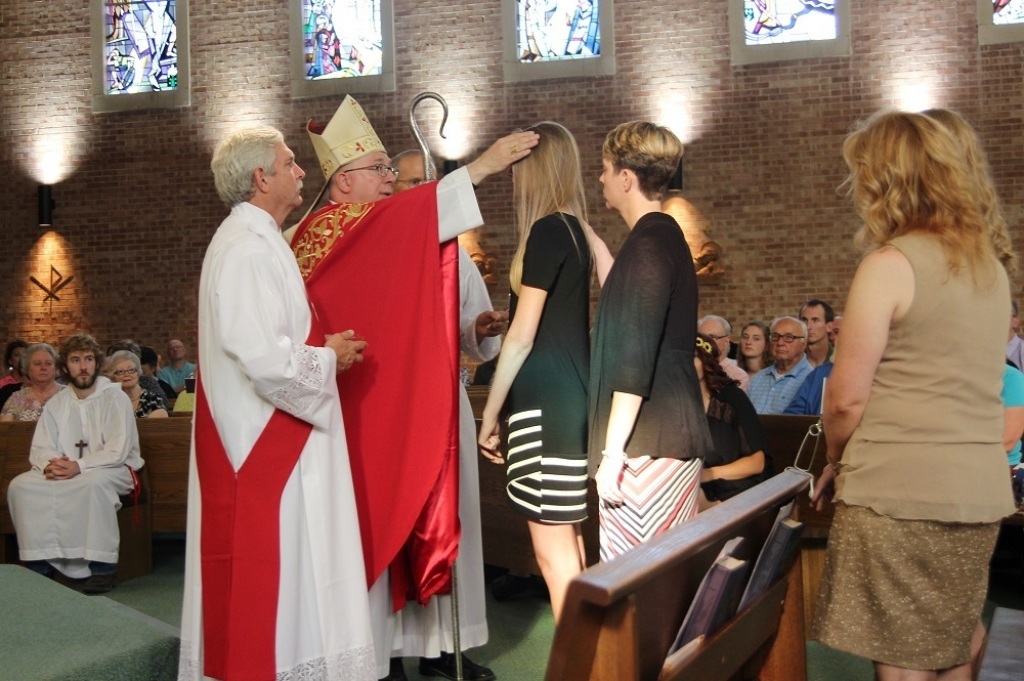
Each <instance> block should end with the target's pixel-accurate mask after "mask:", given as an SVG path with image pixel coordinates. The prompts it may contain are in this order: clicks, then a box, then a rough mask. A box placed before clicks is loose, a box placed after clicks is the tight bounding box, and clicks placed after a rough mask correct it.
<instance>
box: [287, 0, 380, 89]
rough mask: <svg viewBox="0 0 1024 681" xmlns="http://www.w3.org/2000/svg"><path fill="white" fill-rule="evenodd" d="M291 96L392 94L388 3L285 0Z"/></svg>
mask: <svg viewBox="0 0 1024 681" xmlns="http://www.w3.org/2000/svg"><path fill="white" fill-rule="evenodd" d="M288 8H289V10H288V11H289V14H290V19H289V23H290V26H291V38H290V49H289V52H290V54H291V57H290V61H291V73H292V96H294V97H322V96H324V95H339V94H348V93H354V92H392V91H394V89H395V46H394V42H395V41H394V24H393V20H392V17H393V16H394V12H393V10H394V8H393V6H392V0H288Z"/></svg>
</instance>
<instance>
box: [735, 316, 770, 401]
mask: <svg viewBox="0 0 1024 681" xmlns="http://www.w3.org/2000/svg"><path fill="white" fill-rule="evenodd" d="M770 334H771V329H769V328H768V325H767V324H765V323H764V322H762V321H761V320H760V319H754V320H752V321H749V322H747V323H746V324H745V325H744V326H743V330H742V331H740V349H739V352H738V353H737V357H736V365H737V366H738V367H739V368H740V369H743V370H744V371H746V372H747V376H753V375H754V374H756V373H757V372H759V371H761V370H763V369H765V368H766V367H767V366H768V365H769V364H771V361H772V353H771V344H770V343H769V342H768V336H769V335H770ZM749 390H750V384H749V382H748V383H747V391H748V392H749Z"/></svg>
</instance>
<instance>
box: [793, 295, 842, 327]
mask: <svg viewBox="0 0 1024 681" xmlns="http://www.w3.org/2000/svg"><path fill="white" fill-rule="evenodd" d="M809 307H820V308H821V309H823V310H825V322H826V323H832V322H834V321H835V320H836V311H835V310H833V309H832V306H831V305H829V304H828V303H826V302H825V301H824V300H821V299H820V298H811V299H810V300H808V301H807V302H806V303H804V304H803V305H801V306H800V311H799V312H798V313H797V316H798V317H799V316H800V315H802V314H803V313H804V310H806V309H807V308H809Z"/></svg>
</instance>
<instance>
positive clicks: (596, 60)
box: [501, 0, 615, 83]
mask: <svg viewBox="0 0 1024 681" xmlns="http://www.w3.org/2000/svg"><path fill="white" fill-rule="evenodd" d="M614 19H615V17H614V8H613V5H612V0H515V1H514V2H513V1H512V0H503V2H502V3H501V22H502V43H503V48H502V53H503V58H502V69H503V71H504V75H505V82H508V83H515V82H520V81H525V80H538V79H542V78H570V77H579V76H607V75H612V74H614V73H615V35H614V23H615V22H614Z"/></svg>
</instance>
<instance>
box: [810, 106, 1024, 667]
mask: <svg viewBox="0 0 1024 681" xmlns="http://www.w3.org/2000/svg"><path fill="white" fill-rule="evenodd" d="M957 118H959V117H957ZM961 120H962V119H961ZM965 125H966V124H965ZM972 136H973V135H972ZM843 157H844V160H845V161H846V164H847V166H848V168H849V170H850V179H849V181H848V185H849V187H850V191H851V194H852V196H853V202H854V206H855V208H856V210H857V213H858V215H859V216H860V218H861V219H862V220H863V226H862V228H861V229H860V230H859V232H858V235H857V243H858V245H860V246H861V247H862V248H864V249H865V250H866V251H867V255H866V256H865V257H864V259H863V260H862V262H861V264H860V266H859V267H858V269H857V272H856V274H855V275H854V279H853V284H852V286H851V288H850V293H849V298H848V301H847V304H846V307H845V317H846V318H847V319H849V321H850V324H849V325H848V327H847V328H846V330H845V331H844V332H843V339H844V340H843V342H842V343H840V344H839V346H838V348H837V352H836V357H835V368H834V370H833V372H832V376H831V377H830V380H829V382H828V387H827V388H826V392H827V396H826V401H825V413H824V415H823V420H824V426H825V428H824V431H825V437H826V440H827V457H828V466H826V468H825V469H824V472H823V473H822V476H821V478H820V479H819V480H818V482H817V484H816V485H815V497H814V501H816V502H817V504H818V507H819V509H820V508H821V507H822V505H823V504H824V503H826V502H827V501H828V500H829V499H834V501H835V517H834V520H833V523H832V529H831V533H830V535H829V542H828V552H827V556H826V562H825V569H824V574H823V577H822V585H821V595H820V598H819V602H818V604H817V612H816V613H815V619H814V625H813V628H812V635H813V637H814V638H816V639H818V640H820V641H821V642H823V643H825V644H826V645H829V646H831V647H834V648H837V649H840V650H843V651H846V652H848V653H852V654H854V655H859V656H861V657H865V658H868V659H870V660H872V661H873V662H874V667H875V675H876V678H878V679H880V680H881V681H890V680H892V679H903V680H911V681H913V680H915V679H921V680H925V679H935V678H942V679H964V680H966V679H970V678H972V674H971V663H972V659H976V657H977V655H978V652H979V651H980V648H981V643H982V640H983V637H984V630H983V628H982V626H981V623H980V617H981V613H982V607H983V605H984V603H985V597H986V590H987V587H988V577H989V562H990V560H991V557H992V553H993V549H994V547H995V542H996V537H997V536H998V532H999V522H1000V520H1001V519H1002V518H1003V517H1005V516H1006V515H1008V514H1009V513H1012V512H1013V510H1014V504H1013V498H1012V494H1011V492H1010V486H1009V485H1008V484H1007V475H1006V458H1005V457H1006V453H1005V450H1004V447H1003V430H1004V419H1003V404H1002V401H1001V399H1000V388H1001V386H1002V380H1001V379H1002V376H1003V371H1004V369H1003V367H1004V361H1005V346H1006V331H1005V329H1006V314H1007V310H1009V309H1010V294H1009V282H1008V277H1007V271H1006V270H1005V269H1004V267H1003V266H1001V263H1000V261H1003V262H1005V263H1007V265H1008V266H1011V267H1012V265H1013V264H1014V261H1015V259H1016V258H1015V255H1014V253H1013V251H1012V247H1011V245H1010V240H1009V236H1008V234H1007V233H1006V230H1005V223H1004V224H1003V225H1002V226H999V225H998V224H997V223H996V222H995V221H992V220H989V219H988V216H987V208H988V207H987V206H986V200H985V198H984V197H985V196H986V195H991V196H994V190H993V188H992V183H991V179H990V178H989V177H988V173H987V170H986V169H985V168H983V167H977V166H975V167H972V165H971V163H970V162H969V161H968V159H967V158H966V157H965V154H964V153H963V147H962V145H961V144H960V143H959V142H958V140H957V138H956V137H955V136H954V135H953V134H952V133H951V131H950V130H948V129H947V128H946V126H944V125H942V124H940V123H939V122H937V121H936V120H934V119H933V118H930V117H929V116H926V115H922V114H915V113H903V112H889V113H878V114H875V115H874V116H872V117H871V118H870V119H869V120H868V121H867V122H866V123H864V124H862V125H861V126H860V127H859V128H858V129H857V130H856V131H855V132H853V133H852V134H851V135H850V136H849V137H848V138H847V139H846V141H845V143H844V145H843ZM982 160H983V157H982ZM957 338H970V342H969V343H958V342H950V339H957ZM965 471H970V474H969V475H965ZM911 480H912V481H914V482H913V484H908V482H907V481H911Z"/></svg>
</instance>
